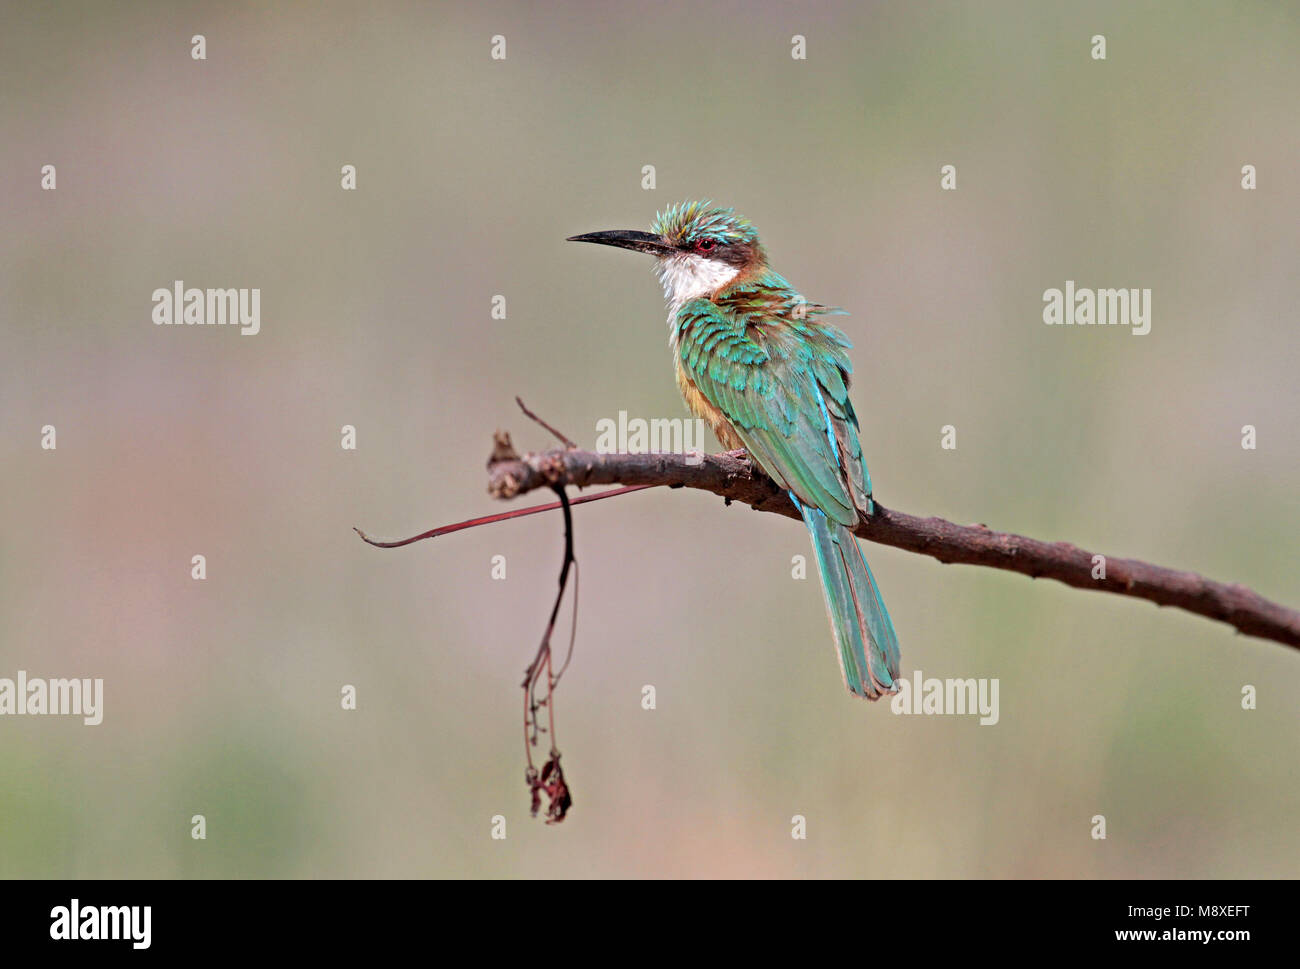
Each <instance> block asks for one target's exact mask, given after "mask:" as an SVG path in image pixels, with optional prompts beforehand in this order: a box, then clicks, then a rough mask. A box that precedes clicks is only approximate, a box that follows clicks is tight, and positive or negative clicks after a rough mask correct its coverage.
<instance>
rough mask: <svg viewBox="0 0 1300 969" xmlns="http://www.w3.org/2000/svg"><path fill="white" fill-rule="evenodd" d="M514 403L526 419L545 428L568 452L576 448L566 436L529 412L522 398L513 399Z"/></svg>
mask: <svg viewBox="0 0 1300 969" xmlns="http://www.w3.org/2000/svg"><path fill="white" fill-rule="evenodd" d="M515 403H516V404H518V405H519V409H520V410H521V411H523V412H524V414H526V415H527V416H528V417H531V418H532V419H533V420H534V421H536V422H537V423H538V424H541V425H542V427H544V428H546V429H547V430H548V431H550V432H551V433H552V434H554V435H555V436H556V437H557V438H559V439H560V443H561V444H563V445H564V446H565V447H567V448H568V449H569V450H573V449H575V448H576V447H577V446H578V445H576V444H574V443H573V442H572V441H570V440H569V438H568V436H567V435H564V434H561V433H560V432H559V431H557V430H556V429H555V428H553V427H551V425H550V424H548V423H546V421H544V420H542V419H541V418H540V417H538V416H537V415H536V414H534V413H533V412H532V411H530V410H529V409H528V407H527V405H526V404H525V403H524V402H523V400H522V398H520V397H515Z"/></svg>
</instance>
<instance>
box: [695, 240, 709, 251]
mask: <svg viewBox="0 0 1300 969" xmlns="http://www.w3.org/2000/svg"><path fill="white" fill-rule="evenodd" d="M695 248H696V249H698V250H700V252H712V251H713V240H712V239H701V240H700V241H699V242H697V243H695Z"/></svg>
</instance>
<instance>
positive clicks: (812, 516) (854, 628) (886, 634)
mask: <svg viewBox="0 0 1300 969" xmlns="http://www.w3.org/2000/svg"><path fill="white" fill-rule="evenodd" d="M796 504H798V505H799V510H800V512H802V513H803V519H804V522H805V523H806V524H807V525H808V531H809V533H810V534H811V535H812V543H813V551H814V552H815V553H816V555H817V567H818V569H819V570H820V571H821V577H822V591H823V592H824V593H825V595H826V611H827V613H828V614H829V616H830V621H831V631H832V632H833V633H834V634H835V645H836V646H837V647H838V649H839V659H840V671H841V672H842V673H843V674H844V684H845V686H847V687H848V688H849V692H851V693H853V694H855V695H857V696H862V697H866V698H867V699H869V700H876V699H879V698H880V696H881V695H882V694H886V693H896V692H897V691H898V687H897V686H896V685H895V683H896V682H897V680H898V636H897V634H896V633H895V632H894V623H893V621H892V620H891V619H890V618H889V612H888V611H887V610H886V609H885V603H884V601H883V600H882V599H881V598H880V589H879V587H878V586H877V585H876V579H875V576H873V575H872V574H871V569H870V568H869V567H868V566H867V560H866V558H865V557H864V556H863V554H862V549H861V548H860V547H859V546H858V540H857V539H856V538H855V537H854V535H853V533H852V532H851V531H849V529H848V528H846V527H845V526H844V525H841V524H839V523H838V522H834V521H831V520H830V519H828V518H827V517H826V515H825V513H824V512H821V511H819V510H818V509H816V508H810V507H808V506H807V505H803V504H802V503H799V502H797V501H796Z"/></svg>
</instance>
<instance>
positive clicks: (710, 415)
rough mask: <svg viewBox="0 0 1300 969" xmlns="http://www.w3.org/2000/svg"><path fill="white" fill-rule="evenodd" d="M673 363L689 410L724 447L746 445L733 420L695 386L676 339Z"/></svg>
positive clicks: (731, 447)
mask: <svg viewBox="0 0 1300 969" xmlns="http://www.w3.org/2000/svg"><path fill="white" fill-rule="evenodd" d="M673 364H674V367H675V369H676V371H677V389H678V390H679V391H681V395H682V400H684V401H685V402H686V408H687V410H689V411H690V412H691V413H692V414H694V415H695V416H696V417H698V418H700V419H701V420H703V421H704V422H705V423H706V424H708V425H709V429H710V430H711V431H713V434H714V436H715V437H717V439H718V440H719V441H720V442H721V443H722V446H723V447H725V448H728V449H730V450H734V449H735V448H741V447H744V446H745V444H744V442H743V441H742V440H741V439H740V437H739V435H737V434H736V432H735V430H733V429H732V426H731V422H730V421H729V420H727V418H726V416H725V415H723V413H722V411H720V410H718V408H716V407H714V406H713V404H711V403H710V402H709V399H708V398H707V397H705V396H704V394H702V393H701V392H700V389H699V388H698V387H696V386H695V381H694V380H692V379H691V375H690V373H689V372H688V371H687V370H686V368H685V367H683V366H682V358H681V355H680V354H679V353H678V352H677V347H676V345H675V341H674V346H673Z"/></svg>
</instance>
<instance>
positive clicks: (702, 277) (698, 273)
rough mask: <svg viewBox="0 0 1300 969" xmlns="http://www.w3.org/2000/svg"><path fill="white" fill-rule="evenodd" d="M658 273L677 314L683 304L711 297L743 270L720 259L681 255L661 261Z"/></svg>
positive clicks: (688, 253)
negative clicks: (702, 297) (703, 297)
mask: <svg viewBox="0 0 1300 969" xmlns="http://www.w3.org/2000/svg"><path fill="white" fill-rule="evenodd" d="M656 272H658V273H659V281H660V282H661V283H663V284H664V298H665V299H666V300H668V306H669V308H670V310H671V311H672V312H673V313H676V312H677V311H678V310H679V309H680V308H681V305H682V304H683V303H686V302H689V301H690V300H693V299H699V298H700V297H701V296H709V295H711V294H713V293H715V292H716V291H717V290H719V289H721V288H722V287H723V286H725V285H727V283H729V282H731V281H732V280H733V279H735V278H736V275H737V274H738V273H739V272H740V270H739V269H737V268H736V267H735V266H733V265H731V264H730V263H725V262H723V261H722V260H721V259H706V258H705V257H704V256H699V255H696V254H694V253H690V252H678V253H674V254H673V255H671V256H665V257H664V258H662V259H660V260H659V265H658V267H657V268H656Z"/></svg>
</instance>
